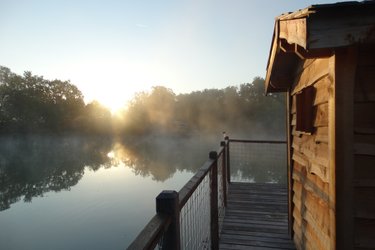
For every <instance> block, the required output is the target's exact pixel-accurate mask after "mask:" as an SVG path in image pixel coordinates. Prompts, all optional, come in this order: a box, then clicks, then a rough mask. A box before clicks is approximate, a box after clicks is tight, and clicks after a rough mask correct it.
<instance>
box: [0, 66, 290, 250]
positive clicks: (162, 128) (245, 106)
mask: <svg viewBox="0 0 375 250" xmlns="http://www.w3.org/2000/svg"><path fill="white" fill-rule="evenodd" d="M263 84H264V80H263V79H261V78H255V79H254V81H253V82H252V83H247V84H241V85H240V86H238V87H227V88H225V89H206V90H203V91H196V92H192V93H189V94H179V95H176V94H174V93H173V91H172V90H170V89H167V88H165V87H162V86H158V87H154V88H153V89H152V91H151V92H142V93H139V94H138V95H136V96H135V97H134V99H133V100H132V101H131V102H130V103H129V105H128V106H127V108H126V109H124V110H123V111H122V112H119V113H116V115H113V114H111V112H110V111H109V110H108V109H106V108H105V107H103V106H102V105H101V104H100V103H99V102H95V101H94V102H92V103H89V104H85V103H84V101H83V95H82V93H81V92H80V91H79V89H78V88H76V87H75V86H74V85H73V84H71V83H70V82H62V81H58V80H55V81H48V80H45V79H43V77H39V76H33V75H32V74H31V72H25V74H24V75H23V76H19V75H16V74H14V73H12V72H11V71H10V70H9V69H8V68H5V67H0V107H1V110H0V111H1V112H0V123H1V126H0V140H1V144H0V249H119V248H121V249H122V248H124V247H126V246H127V245H128V244H129V243H130V242H131V241H132V240H133V239H134V237H135V236H136V234H137V233H138V232H139V231H140V230H141V229H142V228H143V226H144V225H145V224H146V223H147V222H148V220H149V219H150V217H151V216H152V215H153V214H154V213H155V204H154V200H155V197H156V196H157V194H158V193H159V192H160V191H162V190H167V189H168V190H171V189H173V190H176V191H178V190H179V189H180V188H181V187H182V186H183V185H184V184H185V183H186V182H187V181H188V180H189V179H190V178H191V177H192V176H193V175H194V173H195V172H196V171H197V169H198V168H199V167H201V166H202V165H203V163H204V162H205V161H206V160H207V159H208V154H209V152H210V151H212V150H217V149H218V148H219V145H220V141H221V140H223V134H222V133H223V131H225V132H226V134H227V135H228V136H229V137H230V138H231V139H250V140H285V135H284V134H285V133H284V131H285V117H284V112H283V108H284V103H285V100H284V98H283V96H281V95H271V96H270V97H265V96H264V94H263ZM231 150H234V151H233V152H231V154H233V155H232V156H233V157H231V176H232V180H234V181H250V182H278V183H283V182H284V181H285V172H284V170H285V166H282V164H280V163H281V162H286V158H285V156H286V155H285V154H284V158H283V157H281V158H280V157H279V156H280V152H281V154H283V152H282V151H283V146H282V145H281V146H280V147H271V146H270V145H263V144H262V145H260V144H254V145H251V144H246V145H245V144H233V145H232V144H231ZM272 152H274V153H272ZM236 159H237V160H236Z"/></svg>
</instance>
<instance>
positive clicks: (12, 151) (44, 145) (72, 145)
mask: <svg viewBox="0 0 375 250" xmlns="http://www.w3.org/2000/svg"><path fill="white" fill-rule="evenodd" d="M219 140H220V138H218V137H216V136H212V137H208V136H205V137H202V136H194V137H173V136H166V135H163V136H156V135H152V136H148V137H142V138H141V139H140V138H133V139H127V140H113V138H108V137H98V136H96V137H89V136H35V135H34V136H28V137H27V136H26V137H25V136H13V137H12V136H8V137H2V138H1V141H2V143H1V145H0V211H1V210H5V209H8V208H9V207H10V205H11V204H13V203H15V202H18V201H20V200H21V199H23V200H24V201H25V202H31V201H32V199H33V197H37V196H43V194H44V193H46V192H49V191H55V192H59V191H61V190H70V188H71V187H72V186H74V185H76V184H77V183H78V182H79V180H80V179H81V178H82V177H83V176H84V174H85V168H88V169H90V170H94V171H96V170H98V169H99V168H101V167H105V168H110V167H121V166H122V167H130V168H131V169H133V172H134V173H135V174H136V175H140V176H143V177H148V176H151V177H152V179H153V180H155V181H161V182H164V181H165V180H167V179H169V178H171V177H173V175H174V173H175V172H176V171H188V172H192V173H194V172H195V171H196V170H197V169H198V168H199V167H200V166H202V164H203V163H204V161H205V160H206V159H207V158H208V152H209V151H210V150H213V149H217V148H218V141H219ZM250 151H252V150H250ZM257 155H259V154H257ZM263 157H267V156H263ZM267 162H268V163H269V164H268V165H275V164H274V161H273V162H269V161H268V160H267V159H263V160H262V159H261V161H259V160H256V161H255V162H254V161H252V162H250V164H249V162H248V163H244V162H242V163H241V162H239V163H236V162H233V164H232V165H233V166H232V167H233V168H232V177H234V178H235V180H238V179H242V180H250V181H255V182H280V181H282V180H283V179H285V174H284V171H285V169H284V168H283V167H282V168H271V167H269V168H268V167H267V166H265V165H267V164H265V163H267ZM278 162H280V161H278ZM259 169H262V171H259ZM239 175H240V176H239Z"/></svg>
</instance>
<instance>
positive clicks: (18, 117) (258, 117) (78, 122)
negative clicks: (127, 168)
mask: <svg viewBox="0 0 375 250" xmlns="http://www.w3.org/2000/svg"><path fill="white" fill-rule="evenodd" d="M284 102H285V100H284V96H283V95H279V94H271V95H269V96H267V97H266V96H265V95H264V80H263V79H262V78H259V77H257V78H255V79H254V80H253V82H252V83H245V84H241V85H239V86H231V87H227V88H225V89H206V90H203V91H195V92H192V93H189V94H179V95H176V94H175V93H174V92H173V91H172V90H171V89H168V88H165V87H162V86H157V87H154V88H153V89H152V90H151V91H150V92H141V93H138V94H136V95H135V97H134V98H133V100H132V101H131V102H130V103H129V104H128V105H127V107H126V108H124V110H123V111H122V113H121V114H120V115H116V116H112V114H111V112H110V111H109V110H108V109H106V108H105V107H103V106H102V105H101V104H100V103H99V102H96V101H94V102H91V103H89V104H85V103H84V99H83V95H82V93H81V91H80V90H79V89H78V88H77V87H76V86H74V85H73V84H72V83H70V82H69V81H60V80H53V81H50V80H46V79H44V78H43V77H41V76H36V75H32V74H31V72H25V73H24V74H23V76H20V75H17V74H15V73H12V72H11V71H10V70H9V69H8V68H6V67H1V66H0V133H2V134H7V133H72V132H74V133H85V134H108V135H113V134H116V135H120V136H127V137H130V136H140V135H142V136H144V135H150V134H168V135H179V136H188V135H192V134H194V133H212V134H214V133H215V134H219V133H221V131H228V132H230V134H238V135H239V134H248V133H250V134H259V133H260V131H261V133H265V134H272V135H281V134H283V132H284V131H285V130H284V128H285V122H284V119H285V118H284V117H285V113H284V111H283V109H284V107H285V105H284Z"/></svg>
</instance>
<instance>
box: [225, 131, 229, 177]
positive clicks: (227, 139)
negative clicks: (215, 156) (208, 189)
mask: <svg viewBox="0 0 375 250" xmlns="http://www.w3.org/2000/svg"><path fill="white" fill-rule="evenodd" d="M225 141H226V142H227V178H228V184H230V151H229V150H230V146H229V144H230V141H229V137H228V136H226V137H225Z"/></svg>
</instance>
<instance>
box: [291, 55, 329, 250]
mask: <svg viewBox="0 0 375 250" xmlns="http://www.w3.org/2000/svg"><path fill="white" fill-rule="evenodd" d="M332 59H333V57H331V58H322V59H307V60H305V61H304V62H303V63H302V64H301V65H300V67H299V69H298V70H297V73H296V76H295V82H294V84H293V87H292V89H291V103H292V105H291V106H292V107H291V111H290V112H291V116H292V122H291V130H292V139H291V141H292V145H291V146H292V148H291V151H292V152H291V155H292V173H293V174H292V179H293V205H294V207H293V233H294V242H295V244H296V247H297V248H298V249H332V244H334V243H332V242H334V240H332V237H331V235H332V233H334V232H332V230H333V229H332V228H334V226H335V225H332V224H334V220H333V221H332V219H334V218H332V215H333V214H334V212H333V209H332V206H333V204H331V205H330V200H332V199H331V198H332V197H330V196H331V195H330V193H332V186H330V185H331V183H330V182H331V181H330V180H331V178H330V160H329V159H330V157H329V154H330V151H329V147H330V143H332V142H330V141H329V138H330V136H329V126H328V125H329V100H330V98H333V97H332V94H331V93H332V91H330V88H332V86H333V79H334V77H333V76H332V72H333V71H332ZM308 86H313V87H314V89H315V96H314V98H313V103H311V108H312V109H313V114H314V115H313V121H312V122H313V124H314V128H313V132H312V133H310V134H308V133H304V132H299V131H297V130H296V123H297V114H296V110H297V108H296V95H297V94H298V93H300V92H301V91H303V90H304V89H305V88H306V87H308ZM299 115H301V114H299ZM302 115H303V114H302ZM333 185H334V184H333ZM330 188H331V189H330ZM333 200H334V199H333ZM331 203H332V202H331Z"/></svg>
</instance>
